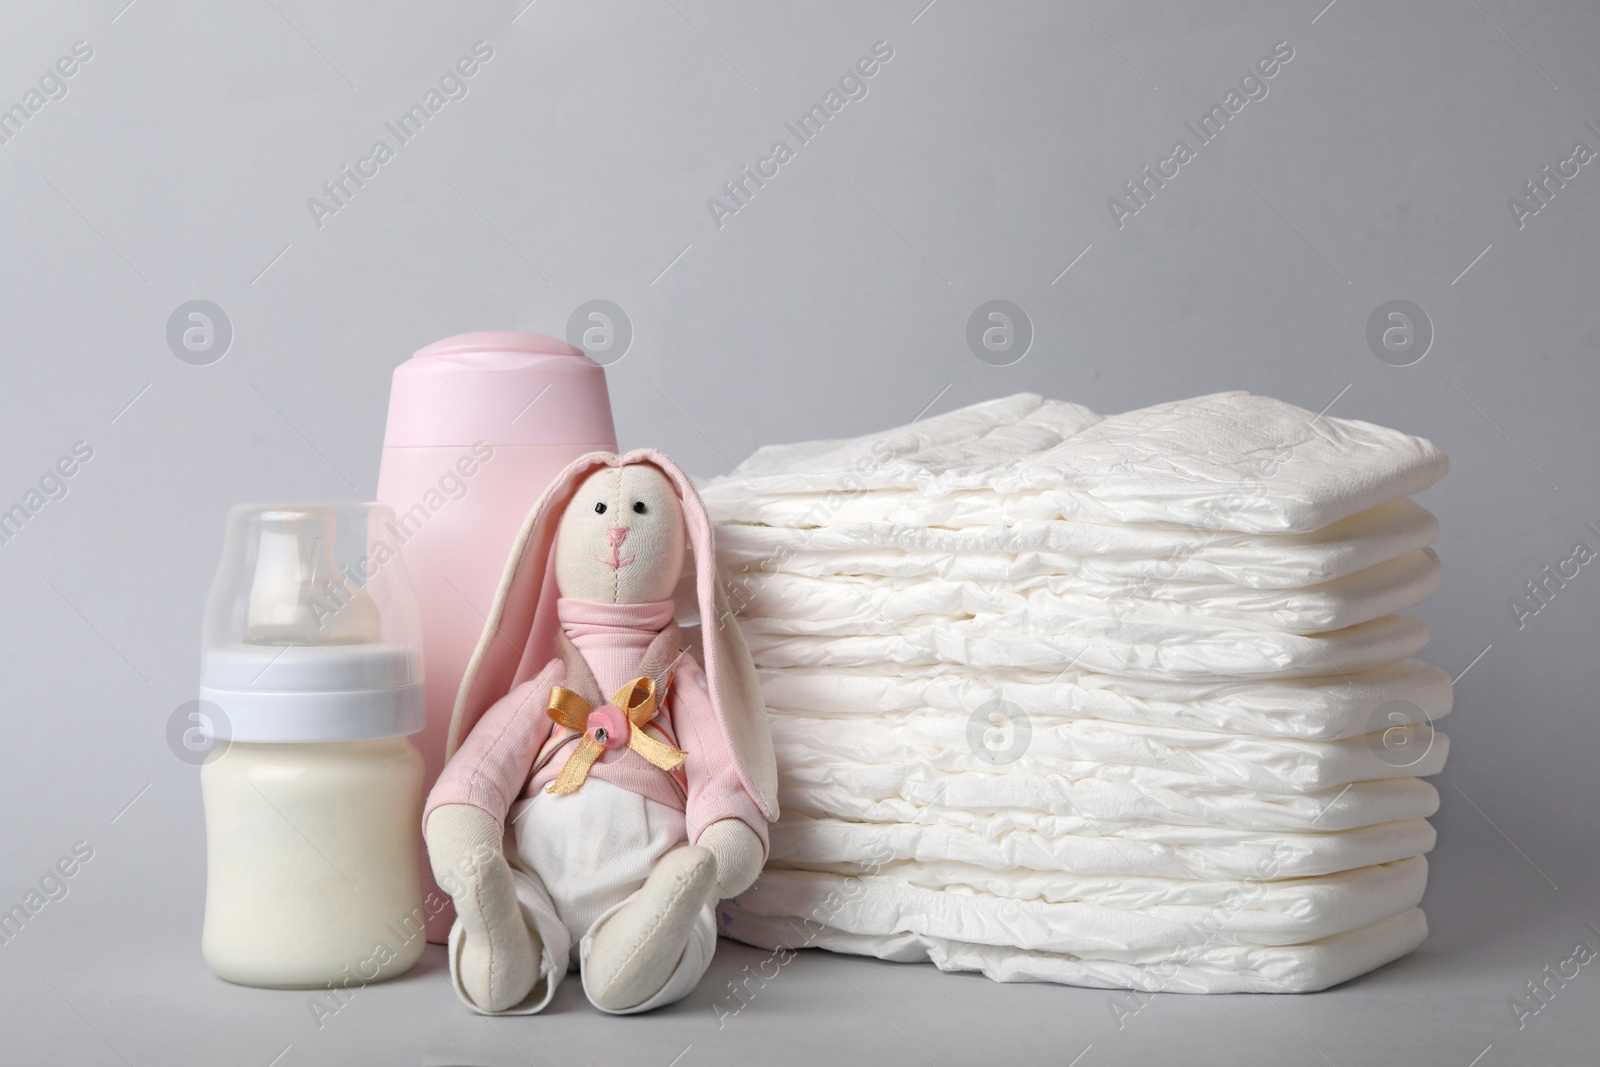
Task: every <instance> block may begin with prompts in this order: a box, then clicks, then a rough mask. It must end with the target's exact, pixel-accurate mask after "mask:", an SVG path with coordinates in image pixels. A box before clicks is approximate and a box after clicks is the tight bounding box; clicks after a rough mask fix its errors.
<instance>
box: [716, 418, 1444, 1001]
mask: <svg viewBox="0 0 1600 1067" xmlns="http://www.w3.org/2000/svg"><path fill="white" fill-rule="evenodd" d="M1445 467H1446V461H1445V457H1444V456H1443V455H1442V454H1441V453H1440V452H1439V451H1438V450H1437V449H1435V448H1434V447H1433V446H1432V445H1431V444H1429V443H1428V442H1427V441H1424V440H1421V439H1419V438H1416V437H1410V436H1407V435H1405V434H1401V433H1398V432H1396V431H1393V430H1388V429H1384V428H1382V427H1378V426H1374V425H1371V424H1368V423H1363V422H1355V421H1350V420H1344V419H1336V418H1331V417H1327V416H1316V415H1314V414H1312V413H1311V412H1308V411H1304V410H1301V409H1299V408H1296V407H1293V406H1292V405H1289V404H1285V403H1281V402H1279V401H1275V400H1271V399H1268V398H1265V397H1258V396H1252V395H1249V394H1246V393H1223V394H1218V395H1215V396H1208V397H1201V398H1198V399H1195V400H1187V401H1181V402H1177V403H1169V404H1160V405H1157V406H1154V407H1150V408H1145V409H1142V410H1139V411H1133V412H1128V413H1126V414H1123V415H1116V416H1110V417H1105V418H1102V417H1100V416H1098V415H1096V414H1094V413H1093V412H1090V411H1088V410H1087V409H1085V408H1083V407H1081V406H1078V405H1075V404H1069V403H1064V402H1059V401H1047V400H1044V399H1042V398H1040V397H1038V396H1034V395H1031V394H1022V395H1018V396H1013V397H1008V398H1006V399H1002V400H995V401H991V402H987V403H983V404H978V405H975V406H973V407H969V408H965V409H963V410H960V411H955V412H952V413H950V414H947V415H941V416H938V417H935V418H930V419H927V420H924V421H921V422H918V423H915V424H913V425H911V426H907V427H903V428H900V429H897V430H892V431H888V432H885V433H880V434H874V435H871V436H868V437H863V438H857V439H853V440H847V441H822V442H811V443H806V444H799V445H786V446H776V447H770V448H764V449H761V450H760V451H758V452H756V453H755V454H754V455H753V456H752V457H751V458H750V459H748V460H746V461H745V462H744V463H743V464H741V465H740V466H739V468H738V469H737V470H736V471H735V472H734V473H732V474H730V475H728V476H725V477H722V478H718V479H715V480H713V481H711V482H709V483H707V484H705V485H704V486H703V487H702V494H703V496H704V498H705V501H706V504H707V506H708V507H709V508H710V510H711V513H712V516H713V518H714V520H715V521H716V522H717V523H718V524H719V525H718V529H717V544H718V557H719V562H720V564H721V565H722V567H723V568H724V569H725V570H726V571H727V576H728V579H729V582H730V590H731V591H730V596H731V600H732V601H733V606H734V610H735V611H736V612H737V614H738V616H739V618H740V621H741V625H742V626H743V628H744V631H745V634H746V638H747V640H748V642H749V644H750V648H751V651H752V653H753V654H754V656H755V660H756V663H757V665H758V667H759V668H760V674H761V682H762V687H763V692H764V694H765V697H766V701H767V705H768V709H769V711H770V713H771V719H772V729H773V735H774V741H775V744H776V747H777V756H778V769H779V778H780V783H781V793H780V800H781V804H782V808H783V815H782V818H781V819H780V820H779V822H778V823H777V825H776V826H774V828H773V835H772V848H771V857H770V861H769V863H768V865H767V869H766V872H765V873H764V874H763V875H762V877H761V879H760V880H759V881H758V882H757V883H756V885H755V886H754V887H752V889H751V890H750V891H749V892H747V893H746V894H745V895H744V896H742V897H741V898H739V899H738V900H737V901H731V902H727V903H725V904H724V906H723V914H722V918H721V921H722V924H723V932H724V933H727V934H729V935H730V936H733V937H736V938H738V939H740V940H742V941H746V942H749V943H751V944H755V945H759V946H763V947H768V948H778V947H790V948H795V947H800V946H817V947H823V948H828V949H833V950H836V951H841V952H851V953H861V954H868V955H873V956H879V957H882V958H886V959H895V960H932V961H933V962H934V963H936V964H937V965H938V966H940V967H941V968H944V969H948V970H977V971H982V972H983V973H984V974H987V975H988V976H990V977H991V978H995V979H999V980H1003V981H1025V980H1045V981H1057V982H1068V983H1072V984H1078V985H1092V986H1106V987H1128V988H1136V989H1142V990H1150V991H1185V992H1248V991H1252V990H1254V991H1262V992H1291V991H1307V990H1314V989H1321V988H1324V987H1326V986H1329V985H1333V984H1335V983H1337V982H1341V981H1344V980H1346V979H1349V978H1351V977H1354V976H1355V975H1357V974H1360V973H1362V972H1364V971H1367V970H1370V969H1372V968H1374V967H1377V966H1380V965H1381V964H1383V963H1386V962H1388V961H1390V960H1392V959H1395V958H1396V957H1398V956H1401V955H1403V954H1404V953H1406V952H1408V951H1410V950H1411V949H1412V948H1414V947H1416V946H1417V944H1419V943H1420V942H1421V940H1422V938H1423V937H1424V935H1425V933H1426V924H1425V921H1424V919H1423V915H1422V912H1421V911H1420V910H1419V909H1418V907H1417V904H1418V901H1419V900H1420V899H1421V896H1422V892H1423V887H1424V883H1425V880H1426V876H1427V861H1426V860H1425V859H1424V858H1423V855H1424V853H1426V852H1427V851H1428V850H1429V849H1430V848H1431V847H1432V845H1433V841H1434V834H1433V830H1432V828H1431V827H1430V826H1429V824H1428V823H1427V822H1426V818H1427V817H1428V816H1429V815H1431V814H1432V813H1433V811H1434V810H1435V808H1436V807H1437V804H1438V794H1437V793H1436V791H1435V790H1434V788H1433V787H1432V786H1430V785H1428V784H1427V783H1426V782H1423V781H1422V780H1421V778H1422V777H1423V776H1426V775H1430V774H1434V773H1436V772H1437V771H1438V770H1439V769H1440V768H1441V767H1442V765H1443V763H1444V758H1445V754H1446V748H1447V741H1446V738H1445V737H1444V735H1442V734H1436V733H1434V732H1433V729H1432V725H1431V723H1432V720H1434V719H1437V718H1438V717H1439V716H1441V715H1443V714H1445V712H1447V711H1448V710H1449V706H1450V679H1449V677H1448V676H1447V675H1446V674H1444V673H1443V672H1441V671H1439V670H1437V669H1436V668H1433V667H1430V666H1427V665H1425V664H1423V663H1420V662H1418V661H1417V660H1415V659H1413V658H1411V657H1412V656H1414V655H1415V654H1416V653H1417V652H1418V651H1419V650H1420V649H1421V648H1422V647H1423V645H1424V644H1425V643H1426V642H1427V639H1428V632H1427V629H1426V628H1425V627H1424V626H1423V624H1422V623H1421V622H1420V621H1419V620H1417V619H1415V618H1412V617H1409V616H1406V615H1402V614H1397V612H1402V611H1404V610H1405V609H1407V608H1409V607H1411V606H1413V605H1415V604H1417V603H1419V602H1420V601H1422V600H1423V599H1425V598H1426V597H1427V596H1428V595H1429V594H1430V593H1431V592H1432V591H1433V589H1434V587H1435V586H1436V585H1437V583H1438V580H1439V561H1438V559H1437V557H1435V555H1434V554H1433V552H1432V551H1431V550H1430V549H1429V548H1428V545H1429V544H1430V543H1431V542H1432V541H1433V539H1434V536H1435V534H1436V532H1437V523H1436V521H1435V520H1434V518H1433V516H1432V515H1430V514H1429V513H1428V512H1427V511H1426V510H1424V509H1423V508H1422V507H1420V506H1419V505H1417V504H1415V503H1413V502H1412V501H1410V500H1409V499H1407V498H1408V497H1409V496H1410V495H1411V494H1413V493H1416V492H1418V491H1420V490H1422V489H1425V488H1426V487H1427V486H1429V485H1431V484H1432V483H1433V482H1434V481H1436V480H1437V479H1439V478H1440V477H1441V476H1442V475H1443V474H1444V472H1445Z"/></svg>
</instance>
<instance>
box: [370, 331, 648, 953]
mask: <svg viewBox="0 0 1600 1067" xmlns="http://www.w3.org/2000/svg"><path fill="white" fill-rule="evenodd" d="M616 447H617V437H616V429H615V428H614V426H613V424H612V421H611V402H610V397H609V396H608V395H607V393H606V378H605V370H604V369H603V368H602V367H601V366H600V365H599V364H597V363H595V362H594V361H592V360H590V359H589V358H588V357H587V356H585V355H584V354H583V353H582V352H581V351H579V350H578V349H576V348H573V347H572V346H571V345H569V344H567V343H566V342H564V341H557V340H555V339H554V338H550V337H543V336H541V335H539V334H532V333H519V332H515V331H493V332H486V333H465V334H460V335H459V336H456V337H447V338H445V339H444V340H442V341H437V342H435V343H434V344H431V345H429V346H428V347H426V348H424V349H422V350H421V351H420V352H418V353H417V354H416V355H415V356H413V357H412V358H411V359H408V360H407V361H406V362H404V363H402V364H400V366H398V367H396V368H395V371H394V380H393V385H392V387H391V389H390V393H389V423H388V427H387V429H386V431H385V433H384V441H383V460H382V465H381V467H380V468H379V472H378V499H379V500H381V501H382V502H384V503H385V504H388V505H389V506H390V507H391V508H393V509H394V513H395V522H394V528H393V529H392V530H390V531H389V534H390V537H389V538H388V540H389V543H390V544H391V545H392V546H393V547H394V548H395V549H396V550H397V551H398V553H399V555H400V556H401V557H403V558H404V560H405V565H406V569H407V571H408V572H409V573H410V575H411V584H412V586H413V588H414V590H415V593H416V600H417V607H418V611H419V614H420V617H421V622H422V656H423V680H424V684H425V692H426V702H427V726H426V727H425V728H424V729H423V731H422V732H421V733H419V734H416V735H414V736H413V737H412V741H413V743H415V745H416V747H417V748H418V749H419V750H420V751H421V752H422V758H423V761H424V765H425V776H424V779H423V792H424V795H426V793H427V790H429V789H431V788H432V787H433V783H434V781H435V780H436V779H437V778H438V777H439V772H440V771H441V770H442V769H443V768H444V747H445V735H446V734H447V733H448V731H449V728H450V711H451V708H452V707H453V706H454V704H455V699H456V689H457V687H458V686H459V685H460V683H461V676H462V674H463V673H465V671H466V667H467V661H468V660H469V659H470V658H471V656H472V651H473V648H474V647H475V646H476V645H477V643H478V635H479V634H481V633H482V632H483V626H484V617H485V614H486V613H487V611H488V610H489V604H490V602H491V601H492V600H493V599H494V592H495V589H496V587H497V586H498V585H499V582H500V574H501V571H502V570H503V569H504V567H505V563H506V557H507V556H508V555H509V554H510V551H511V542H512V541H513V540H514V539H515V537H516V534H517V531H518V529H520V527H521V525H522V522H523V520H524V519H525V518H526V517H527V514H528V511H529V509H530V508H532V506H533V504H534V502H535V501H536V500H538V498H539V494H541V493H542V492H543V491H544V488H545V486H546V485H548V484H549V483H550V482H551V481H552V480H554V478H555V476H556V474H558V473H559V472H560V471H561V469H562V468H563V467H565V466H566V465H567V464H568V463H570V462H571V461H572V460H573V459H575V458H577V457H578V456H580V455H582V454H583V453H585V452H592V451H595V450H597V449H601V450H605V451H615V450H616ZM547 588H549V589H553V588H554V583H548V584H547ZM549 599H550V603H548V604H541V605H540V608H539V615H538V619H539V622H538V623H537V624H536V629H535V632H536V633H542V634H544V635H545V639H544V643H545V644H550V643H552V642H553V641H554V636H555V630H554V627H555V602H554V598H553V597H551V598H549ZM418 832H419V833H420V832H421V831H420V827H419V829H418ZM422 896H423V905H424V910H425V911H426V912H427V913H428V915H429V916H430V920H429V924H428V940H430V941H435V942H443V941H444V940H445V939H446V937H447V936H448V935H449V932H450V923H451V922H452V921H453V918H454V913H453V909H452V908H451V907H450V906H449V898H448V897H447V896H446V895H445V894H444V893H443V892H442V891H441V890H439V888H438V887H437V886H436V885H435V884H434V880H433V875H432V872H431V871H430V870H429V868H428V864H427V861H426V859H424V861H423V864H422Z"/></svg>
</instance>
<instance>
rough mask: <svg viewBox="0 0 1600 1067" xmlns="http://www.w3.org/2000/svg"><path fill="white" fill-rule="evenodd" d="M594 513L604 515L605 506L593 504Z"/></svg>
mask: <svg viewBox="0 0 1600 1067" xmlns="http://www.w3.org/2000/svg"><path fill="white" fill-rule="evenodd" d="M594 513H595V514H596V515H604V514H605V513H606V506H605V505H604V504H596V505H595V506H594Z"/></svg>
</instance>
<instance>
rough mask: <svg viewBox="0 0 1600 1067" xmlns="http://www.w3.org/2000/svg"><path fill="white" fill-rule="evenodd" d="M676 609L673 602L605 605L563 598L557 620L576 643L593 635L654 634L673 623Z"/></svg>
mask: <svg viewBox="0 0 1600 1067" xmlns="http://www.w3.org/2000/svg"><path fill="white" fill-rule="evenodd" d="M673 608H674V604H673V602H672V601H671V600H657V601H655V602H654V603H651V604H604V603H601V602H599V601H595V600H579V599H577V598H576V597H566V596H564V597H559V598H557V600H556V617H557V618H558V619H560V620H561V626H562V628H563V629H564V630H566V631H567V633H568V634H569V635H570V636H571V637H572V638H573V639H574V640H576V639H577V638H578V637H580V636H589V635H591V634H595V635H598V634H619V635H620V634H623V633H630V632H631V633H649V634H652V635H653V634H655V633H657V632H659V631H660V629H661V628H662V627H663V626H665V625H666V624H667V623H669V622H671V621H672V614H673Z"/></svg>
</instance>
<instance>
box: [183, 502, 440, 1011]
mask: <svg viewBox="0 0 1600 1067" xmlns="http://www.w3.org/2000/svg"><path fill="white" fill-rule="evenodd" d="M392 518H393V514H392V512H390V510H389V509H388V508H387V507H385V506H384V505H382V504H338V505H322V504H310V505H298V504H295V505H281V506H280V505H269V506H259V505H243V506H240V507H237V508H234V509H233V511H232V512H231V513H230V514H229V516H228V526H227V534H226V540H225V543H224V548H223V555H222V564H221V566H220V568H219V569H218V571H217V576H216V579H215V581H214V582H213V584H212V587H211V595H210V599H209V600H208V602H207V605H206V617H205V624H204V636H203V646H202V653H201V678H200V699H201V708H202V718H201V720H200V724H201V730H202V732H204V733H207V734H209V735H210V736H212V737H214V738H215V739H216V744H215V747H214V748H213V749H212V752H211V755H210V757H209V758H208V761H207V762H206V763H205V765H204V766H203V767H202V768H201V772H200V782H201V793H202V795H203V797H204V801H205V816H206V909H205V924H204V932H203V935H202V939H201V949H202V951H203V953H204V955H205V959H206V962H207V963H208V964H209V965H210V966H211V969H212V970H214V971H215V972H216V973H217V974H218V975H220V976H222V977H223V978H226V979H228V980H229V981H232V982H239V983H241V984H244V985H253V986H268V987H274V988H333V987H336V986H337V987H339V988H344V989H348V988H353V987H355V986H359V985H364V984H366V983H369V982H375V981H381V980H383V979H385V978H393V977H394V976H396V975H399V974H403V973H404V972H405V971H406V970H407V969H408V968H410V967H411V965H412V964H413V963H415V962H416V961H417V958H418V956H420V955H421V953H422V949H423V946H424V943H425V941H426V934H425V930H426V925H427V921H428V918H429V913H428V912H427V911H426V910H425V908H424V906H423V902H422V899H421V892H420V882H419V880H418V866H417V865H418V862H419V851H418V845H417V825H418V821H419V819H420V818H421V815H422V773H423V769H422V757H421V755H420V754H419V753H418V752H417V750H416V748H414V747H413V746H412V744H411V742H410V741H408V740H407V739H406V738H407V735H408V734H413V733H416V732H417V731H418V730H421V729H422V725H423V717H424V710H423V689H422V667H421V655H420V651H419V642H418V636H417V634H418V623H417V610H416V604H415V602H414V601H413V599H412V594H411V588H410V585H409V583H408V581H407V578H406V574H405V570H404V567H403V565H402V563H401V561H400V559H399V558H398V557H397V556H395V555H394V554H392V553H390V552H385V551H384V550H383V545H382V540H381V537H380V536H379V535H380V532H381V530H382V523H384V522H386V521H389V520H391V519H392ZM435 910H437V905H435Z"/></svg>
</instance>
